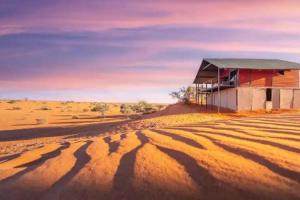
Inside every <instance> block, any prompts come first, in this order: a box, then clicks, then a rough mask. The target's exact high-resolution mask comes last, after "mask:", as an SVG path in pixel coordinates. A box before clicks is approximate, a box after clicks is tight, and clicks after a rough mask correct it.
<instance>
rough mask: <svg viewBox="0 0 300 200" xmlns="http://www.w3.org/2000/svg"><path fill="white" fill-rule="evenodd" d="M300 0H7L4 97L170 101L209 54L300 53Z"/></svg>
mask: <svg viewBox="0 0 300 200" xmlns="http://www.w3.org/2000/svg"><path fill="white" fill-rule="evenodd" d="M299 7H300V1H277V0H266V1H256V0H251V1H244V0H231V1H229V0H181V1H179V0H157V1H155V0H152V1H147V0H123V1H121V0H107V1H106V0H88V1H87V0H38V1H37V0H26V1H25V0H0V98H11V99H21V98H29V99H40V100H75V101H106V102H109V101H110V102H132V101H139V100H146V101H149V102H164V103H167V102H172V99H171V97H170V96H169V93H170V92H171V91H174V90H177V89H178V88H180V87H182V86H188V85H191V84H192V82H193V79H194V77H195V75H196V72H197V70H198V67H199V65H200V63H201V60H202V58H272V59H274V58H278V59H285V60H289V61H295V62H300V12H299Z"/></svg>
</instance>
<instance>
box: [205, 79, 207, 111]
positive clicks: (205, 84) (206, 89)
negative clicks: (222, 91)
mask: <svg viewBox="0 0 300 200" xmlns="http://www.w3.org/2000/svg"><path fill="white" fill-rule="evenodd" d="M205 108H206V109H207V83H205Z"/></svg>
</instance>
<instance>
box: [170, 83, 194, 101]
mask: <svg viewBox="0 0 300 200" xmlns="http://www.w3.org/2000/svg"><path fill="white" fill-rule="evenodd" d="M194 93H195V91H194V88H193V87H187V88H185V87H183V88H180V89H179V90H178V91H174V92H171V93H170V96H171V97H172V98H173V99H177V101H178V102H183V103H186V104H189V103H191V99H192V97H193V95H194Z"/></svg>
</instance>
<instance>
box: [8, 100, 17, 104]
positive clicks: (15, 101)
mask: <svg viewBox="0 0 300 200" xmlns="http://www.w3.org/2000/svg"><path fill="white" fill-rule="evenodd" d="M7 103H10V104H13V103H17V100H9V101H8V102H7Z"/></svg>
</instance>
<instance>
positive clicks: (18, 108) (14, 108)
mask: <svg viewBox="0 0 300 200" xmlns="http://www.w3.org/2000/svg"><path fill="white" fill-rule="evenodd" d="M21 109H22V108H20V107H12V110H21Z"/></svg>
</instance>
